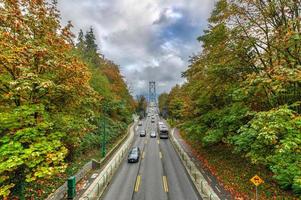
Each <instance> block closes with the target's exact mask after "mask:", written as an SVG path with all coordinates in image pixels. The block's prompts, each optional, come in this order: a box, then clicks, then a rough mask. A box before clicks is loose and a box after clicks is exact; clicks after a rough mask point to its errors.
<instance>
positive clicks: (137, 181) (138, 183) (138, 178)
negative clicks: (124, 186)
mask: <svg viewBox="0 0 301 200" xmlns="http://www.w3.org/2000/svg"><path fill="white" fill-rule="evenodd" d="M140 182H141V175H138V176H137V180H136V184H135V192H138V191H139V186H140Z"/></svg>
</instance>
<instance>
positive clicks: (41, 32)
mask: <svg viewBox="0 0 301 200" xmlns="http://www.w3.org/2000/svg"><path fill="white" fill-rule="evenodd" d="M47 2H48V1H43V0H1V1H0V197H1V196H4V197H6V196H8V195H13V194H17V195H19V197H20V198H24V183H25V182H35V181H37V180H39V179H47V178H50V177H51V176H53V175H55V174H58V173H63V172H64V170H65V169H66V167H67V166H68V162H70V161H72V158H73V156H74V155H75V154H78V153H83V152H84V151H85V150H87V149H88V148H92V147H95V146H93V145H92V144H90V143H87V142H85V141H86V140H87V137H89V136H90V137H96V138H97V137H101V136H100V135H101V133H100V132H99V131H98V130H99V129H100V124H99V123H98V121H99V120H98V119H99V118H100V117H101V116H107V118H108V119H110V120H109V121H110V123H109V126H110V127H111V128H112V129H111V130H112V133H115V137H116V136H117V135H118V134H120V132H121V131H122V129H124V128H125V127H126V125H127V124H128V123H129V122H130V120H131V119H130V114H131V111H132V110H133V107H132V106H133V100H132V97H131V95H130V94H129V92H128V91H127V87H126V85H125V83H124V81H123V79H122V77H121V75H120V73H119V70H118V67H117V66H116V65H114V64H113V63H112V62H111V63H110V64H109V66H108V64H104V63H105V62H106V63H107V60H105V59H104V58H103V57H102V56H99V55H98V54H97V55H96V56H98V57H95V56H94V57H92V55H79V54H80V53H78V50H77V49H78V47H75V46H74V36H73V34H72V32H71V31H70V28H71V27H72V25H71V24H70V23H69V24H67V26H66V27H61V26H60V21H59V12H58V10H57V9H56V2H55V1H54V2H53V3H47ZM94 42H95V41H94ZM94 53H96V52H94ZM88 56H90V57H88ZM83 57H86V59H84V58H83ZM88 59H96V60H97V61H99V63H98V66H95V65H94V68H93V69H92V68H91V66H90V65H89V64H90V63H88V62H87V60H88ZM94 64H95V63H94ZM101 66H104V67H103V69H102V70H101V71H100V68H101ZM98 73H99V74H100V73H102V75H100V76H102V77H103V80H104V82H106V84H104V85H101V84H100V85H99V86H100V87H101V88H98V89H95V85H97V84H98V83H97V81H98V80H93V82H91V80H92V79H93V77H95V76H97V74H98ZM99 81H101V80H99ZM124 97H126V98H124ZM122 100H123V101H122ZM104 101H106V102H107V103H108V104H112V105H114V106H112V107H111V111H112V112H115V113H116V114H115V118H112V119H111V117H112V116H111V115H110V114H111V112H110V111H107V112H108V113H104V110H103V109H102V105H103V102H104ZM112 137H113V136H112ZM109 139H110V137H109ZM83 144H85V145H86V146H83ZM98 145H99V142H98ZM87 146H88V147H87ZM97 148H99V146H97ZM66 158H67V160H66Z"/></svg>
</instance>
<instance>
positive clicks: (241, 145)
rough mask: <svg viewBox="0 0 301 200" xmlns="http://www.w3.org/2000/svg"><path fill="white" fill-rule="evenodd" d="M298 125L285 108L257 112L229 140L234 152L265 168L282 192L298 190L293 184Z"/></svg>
mask: <svg viewBox="0 0 301 200" xmlns="http://www.w3.org/2000/svg"><path fill="white" fill-rule="evenodd" d="M299 122H300V117H296V113H294V112H293V111H292V110H290V109H288V108H286V107H283V108H278V109H273V110H270V111H267V112H259V113H257V114H256V115H255V116H254V118H253V119H252V120H251V121H250V122H249V123H248V124H247V125H245V126H243V127H241V128H240V130H239V132H238V133H239V134H238V135H236V136H233V137H232V141H233V144H234V145H235V150H236V151H240V152H244V154H245V155H246V156H247V157H249V158H250V159H251V160H252V161H253V162H254V163H257V164H265V165H267V166H269V167H270V169H271V170H272V171H273V172H274V174H275V176H274V177H275V179H276V180H277V181H278V183H279V184H280V185H281V186H282V187H283V188H286V189H288V188H291V187H292V185H294V188H298V187H297V185H296V184H298V181H297V182H295V181H294V180H295V179H296V180H298V177H299V176H300V174H301V168H300V166H301V165H300V164H301V154H300V152H301V134H300V130H301V129H300V125H299ZM297 190H298V189H297ZM296 192H297V191H296Z"/></svg>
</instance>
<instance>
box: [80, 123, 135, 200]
mask: <svg viewBox="0 0 301 200" xmlns="http://www.w3.org/2000/svg"><path fill="white" fill-rule="evenodd" d="M135 124H136V123H134V124H133V125H132V126H131V127H130V129H129V136H128V138H127V139H126V141H125V142H124V143H123V144H122V145H121V147H120V148H119V149H118V150H117V151H115V152H114V155H113V157H112V159H110V161H109V162H108V164H107V165H106V166H104V167H103V169H102V171H101V173H100V174H99V175H98V176H97V178H96V179H95V180H94V181H93V183H92V184H91V185H90V186H89V188H88V189H87V190H86V191H85V192H84V194H83V195H82V196H81V197H80V198H79V200H96V199H99V198H100V197H101V195H102V194H103V193H104V191H105V189H106V188H107V186H108V185H109V183H110V181H111V179H112V177H113V176H114V174H115V172H116V170H117V169H118V167H119V165H120V164H121V162H122V161H123V159H124V157H125V156H126V155H127V154H126V153H127V152H128V150H129V148H130V147H131V144H132V142H133V139H134V127H135Z"/></svg>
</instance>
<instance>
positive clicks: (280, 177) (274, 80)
mask: <svg viewBox="0 0 301 200" xmlns="http://www.w3.org/2000/svg"><path fill="white" fill-rule="evenodd" d="M300 7H301V3H300V1H294V0H287V1H248V0H242V1H236V0H234V1H228V0H219V1H218V2H217V3H216V5H215V9H214V10H213V12H212V15H211V17H210V18H209V20H208V22H209V25H208V29H207V30H206V31H205V32H204V34H203V35H202V36H200V37H199V38H198V40H199V41H200V42H201V44H202V48H203V50H202V53H200V54H199V55H197V56H194V57H192V59H191V64H190V66H189V69H188V70H187V71H186V72H185V73H184V77H186V79H187V83H185V84H184V85H183V86H175V87H174V88H173V89H172V91H171V92H170V94H169V96H168V99H169V100H168V101H167V103H166V106H167V107H168V112H169V117H170V118H171V119H172V120H174V121H176V122H177V123H178V124H179V126H180V127H181V128H182V129H183V130H185V132H187V137H188V138H189V139H190V140H191V141H197V142H198V144H201V145H202V147H203V148H204V149H206V148H207V149H209V148H215V147H216V146H218V145H220V144H224V145H227V146H231V148H232V150H233V153H238V155H240V156H241V157H243V158H245V159H247V160H248V161H250V162H252V163H253V164H258V165H264V166H266V167H267V168H268V169H269V170H270V171H271V172H272V173H273V178H274V180H275V181H277V183H278V184H279V185H280V186H281V187H282V188H283V189H286V190H292V191H293V192H294V193H296V194H300V193H301V167H300V166H301V153H300V151H301V115H300V114H301V106H300V102H301V68H300V66H301V60H300V56H301V34H300V33H301V30H300V28H301V25H300V24H301V23H300V19H301V18H300ZM192 108H193V109H192Z"/></svg>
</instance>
